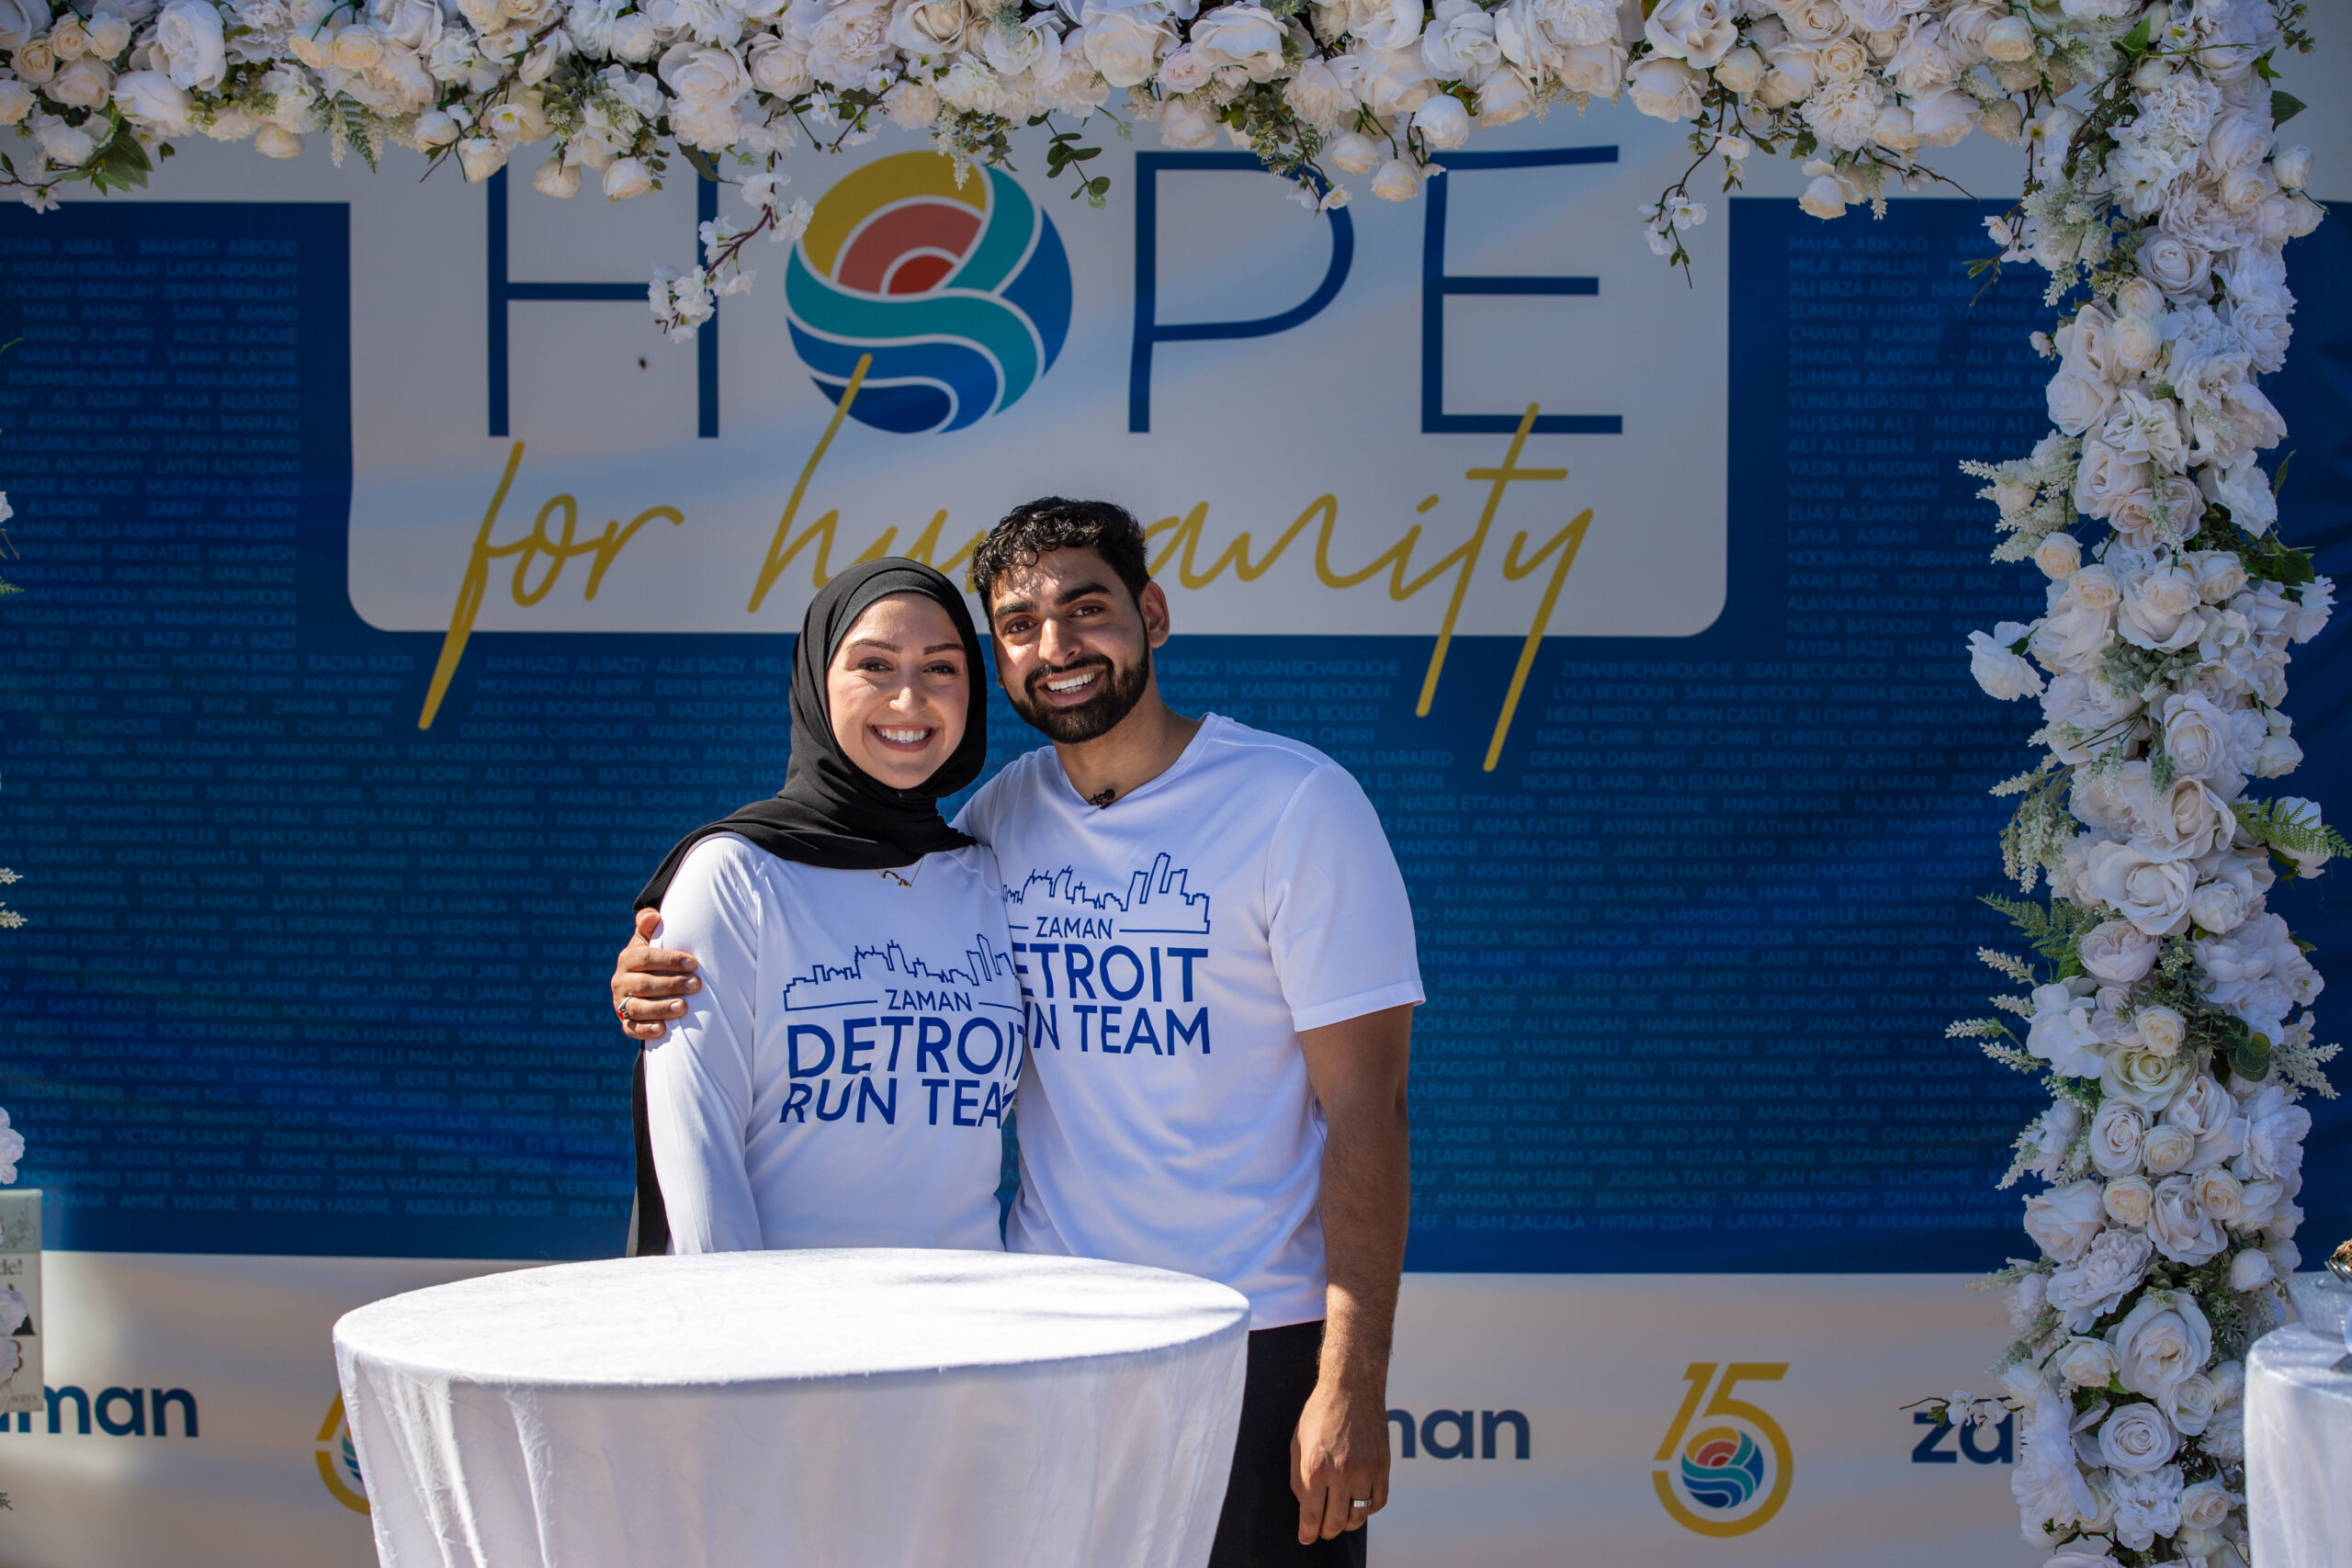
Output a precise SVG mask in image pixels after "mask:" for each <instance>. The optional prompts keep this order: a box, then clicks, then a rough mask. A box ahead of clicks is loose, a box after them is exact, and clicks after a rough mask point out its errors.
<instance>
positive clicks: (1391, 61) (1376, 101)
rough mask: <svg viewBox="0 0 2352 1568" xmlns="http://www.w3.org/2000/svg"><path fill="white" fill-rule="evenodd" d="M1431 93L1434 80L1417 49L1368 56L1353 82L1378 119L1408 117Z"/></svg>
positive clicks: (1434, 86) (1434, 83)
mask: <svg viewBox="0 0 2352 1568" xmlns="http://www.w3.org/2000/svg"><path fill="white" fill-rule="evenodd" d="M1435 91H1437V81H1436V78H1434V77H1432V76H1431V75H1430V68H1429V63H1428V62H1426V61H1424V60H1422V58H1421V51H1419V50H1418V49H1392V50H1387V51H1382V52H1380V53H1377V54H1374V55H1372V56H1371V57H1370V58H1368V59H1367V60H1366V61H1365V62H1364V68H1363V74H1362V75H1361V76H1359V77H1358V78H1357V79H1356V92H1357V94H1358V95H1359V96H1362V97H1363V101H1364V104H1365V107H1368V108H1370V109H1371V110H1372V112H1373V113H1374V114H1376V115H1382V116H1396V115H1408V114H1410V113H1412V112H1413V111H1414V110H1415V109H1417V108H1419V107H1421V106H1422V105H1423V104H1424V103H1427V102H1428V101H1429V97H1430V94H1431V93H1434V92H1435ZM1415 188H1416V189H1419V186H1415Z"/></svg>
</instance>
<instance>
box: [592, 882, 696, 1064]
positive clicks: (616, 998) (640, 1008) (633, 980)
mask: <svg viewBox="0 0 2352 1568" xmlns="http://www.w3.org/2000/svg"><path fill="white" fill-rule="evenodd" d="M661 929H662V911H661V910H659V909H639V911H638V912H637V934H636V935H635V936H633V937H631V938H630V939H629V943H628V946H627V947H624V948H622V949H621V955H620V956H619V957H618V958H616V959H615V960H614V961H613V1010H614V1012H615V1014H616V1016H617V1017H619V1018H620V1019H621V1020H622V1022H621V1032H622V1033H624V1034H627V1035H628V1037H629V1038H630V1039H631V1040H649V1041H650V1040H659V1039H661V1038H662V1036H663V1035H664V1034H667V1033H668V1032H670V1024H669V1021H670V1020H671V1019H673V1018H683V1017H684V1016H685V1012H686V1004H685V1002H684V999H683V998H686V997H690V996H693V995H694V994H695V992H696V991H699V990H701V989H702V982H701V981H700V980H698V979H696V978H695V955H694V954H693V953H680V952H677V951H676V950H674V949H672V948H667V947H656V946H654V945H653V933H654V932H655V931H660V930H661ZM673 998H676V999H673Z"/></svg>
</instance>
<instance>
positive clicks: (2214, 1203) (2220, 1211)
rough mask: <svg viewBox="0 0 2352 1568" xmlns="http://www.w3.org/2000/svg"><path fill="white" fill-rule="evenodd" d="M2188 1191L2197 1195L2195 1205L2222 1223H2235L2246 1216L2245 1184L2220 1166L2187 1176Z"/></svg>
mask: <svg viewBox="0 0 2352 1568" xmlns="http://www.w3.org/2000/svg"><path fill="white" fill-rule="evenodd" d="M2189 1192H2192V1194H2194V1197H2197V1206H2199V1208H2204V1211H2206V1213H2209V1215H2213V1218H2216V1220H2221V1223H2222V1224H2237V1223H2239V1220H2244V1218H2246V1185H2244V1182H2239V1180H2237V1178H2234V1176H2230V1173H2227V1170H2222V1168H2221V1166H2211V1168H2206V1170H2199V1173H2197V1176H2192V1178H2189Z"/></svg>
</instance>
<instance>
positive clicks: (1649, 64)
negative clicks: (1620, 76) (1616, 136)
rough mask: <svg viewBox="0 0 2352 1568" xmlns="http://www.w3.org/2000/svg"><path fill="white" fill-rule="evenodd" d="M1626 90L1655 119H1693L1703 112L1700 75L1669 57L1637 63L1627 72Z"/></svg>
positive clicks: (1636, 103)
mask: <svg viewBox="0 0 2352 1568" xmlns="http://www.w3.org/2000/svg"><path fill="white" fill-rule="evenodd" d="M1625 90H1626V91H1627V92H1628V93H1630V94H1632V95H1633V98H1634V107H1635V108H1637V109H1639V110H1641V111H1642V112H1643V113H1644V114H1645V115H1648V116H1649V117H1650V118H1652V119H1689V118H1691V117H1692V116H1693V115H1695V114H1697V113H1698V112H1699V76H1698V73H1696V72H1694V71H1692V70H1691V67H1689V66H1688V65H1685V64H1683V63H1682V62H1680V61H1679V60H1674V59H1670V58H1668V57H1667V56H1665V55H1660V54H1653V55H1650V56H1648V57H1647V58H1646V59H1644V60H1641V61H1638V62H1635V63H1634V67H1633V68H1632V69H1631V70H1629V71H1627V72H1626V73H1625Z"/></svg>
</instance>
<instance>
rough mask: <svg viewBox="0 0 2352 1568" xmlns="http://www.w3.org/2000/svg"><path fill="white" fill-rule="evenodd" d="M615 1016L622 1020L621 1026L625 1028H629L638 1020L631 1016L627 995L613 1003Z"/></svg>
mask: <svg viewBox="0 0 2352 1568" xmlns="http://www.w3.org/2000/svg"><path fill="white" fill-rule="evenodd" d="M613 1016H614V1017H615V1018H617V1019H619V1020H620V1021H621V1027H622V1028H623V1029H627V1028H628V1027H629V1026H630V1025H631V1024H633V1023H635V1022H636V1021H637V1020H635V1019H633V1018H631V1017H629V1015H628V998H627V997H623V998H621V999H620V1000H618V1001H616V1002H615V1003H614V1004H613Z"/></svg>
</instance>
